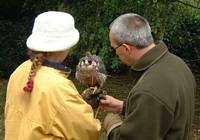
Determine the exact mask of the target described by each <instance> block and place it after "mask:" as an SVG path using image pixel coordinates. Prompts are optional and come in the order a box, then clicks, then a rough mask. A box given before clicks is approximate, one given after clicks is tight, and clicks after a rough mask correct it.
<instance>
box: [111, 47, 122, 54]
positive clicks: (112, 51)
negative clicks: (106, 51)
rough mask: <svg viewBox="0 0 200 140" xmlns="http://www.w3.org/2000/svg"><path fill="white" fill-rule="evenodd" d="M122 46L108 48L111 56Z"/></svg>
mask: <svg viewBox="0 0 200 140" xmlns="http://www.w3.org/2000/svg"><path fill="white" fill-rule="evenodd" d="M121 46H122V45H120V46H117V47H116V48H113V47H110V52H111V53H113V54H116V50H117V49H118V48H119V47H121Z"/></svg>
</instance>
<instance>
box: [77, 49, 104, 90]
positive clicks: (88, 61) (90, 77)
mask: <svg viewBox="0 0 200 140" xmlns="http://www.w3.org/2000/svg"><path fill="white" fill-rule="evenodd" d="M75 77H76V79H77V80H78V81H79V82H80V83H82V84H84V85H87V86H88V87H94V86H98V87H102V86H103V83H104V82H105V80H106V70H105V66H104V64H103V61H102V60H101V58H100V57H99V56H96V55H91V53H90V52H86V55H85V56H84V57H82V58H81V59H80V61H79V63H78V65H77V67H76V75H75Z"/></svg>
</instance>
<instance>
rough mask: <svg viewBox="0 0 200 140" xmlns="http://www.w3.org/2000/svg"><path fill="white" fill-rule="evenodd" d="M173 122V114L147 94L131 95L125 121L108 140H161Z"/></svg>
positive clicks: (112, 132)
mask: <svg viewBox="0 0 200 140" xmlns="http://www.w3.org/2000/svg"><path fill="white" fill-rule="evenodd" d="M172 121H173V113H172V111H171V110H169V109H168V108H167V107H166V106H165V105H164V104H163V103H162V102H161V101H160V100H159V99H157V98H155V97H153V96H152V95H151V94H149V93H147V92H142V93H135V94H131V95H130V96H129V98H128V99H127V104H126V115H125V119H124V121H123V123H122V125H121V126H120V127H117V128H114V129H113V130H112V131H111V132H110V134H109V137H108V140H136V139H137V140H161V139H163V137H164V135H165V134H166V131H167V130H168V128H169V127H170V125H171V123H172Z"/></svg>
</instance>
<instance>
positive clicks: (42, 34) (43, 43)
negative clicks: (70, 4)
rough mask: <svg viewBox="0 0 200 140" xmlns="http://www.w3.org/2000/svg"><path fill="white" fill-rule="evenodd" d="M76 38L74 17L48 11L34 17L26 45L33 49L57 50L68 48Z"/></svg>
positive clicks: (77, 33)
mask: <svg viewBox="0 0 200 140" xmlns="http://www.w3.org/2000/svg"><path fill="white" fill-rule="evenodd" d="M78 40H79V32H78V30H77V29H76V28H75V27H74V18H73V17H72V16H71V15H70V14H68V13H64V12H58V11H49V12H45V13H42V14H40V15H38V16H37V17H36V19H35V22H34V26H33V30H32V34H31V35H30V36H29V37H28V39H27V41H26V45H27V47H28V48H29V49H31V50H33V51H41V52H57V51H65V50H68V49H70V48H71V47H73V46H74V45H76V44H77V42H78Z"/></svg>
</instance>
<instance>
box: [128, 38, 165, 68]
mask: <svg viewBox="0 0 200 140" xmlns="http://www.w3.org/2000/svg"><path fill="white" fill-rule="evenodd" d="M167 52H168V48H167V46H166V45H165V44H164V42H163V41H159V42H158V44H156V46H155V47H154V48H152V49H151V50H150V51H148V52H147V53H145V54H144V55H143V56H142V57H141V58H140V59H139V60H138V62H137V63H136V64H135V65H134V66H132V67H131V69H133V70H135V71H143V70H146V69H147V68H149V67H150V66H151V65H153V64H154V63H155V62H156V61H158V60H159V59H160V58H161V57H162V56H163V55H164V54H166V53H167Z"/></svg>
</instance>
